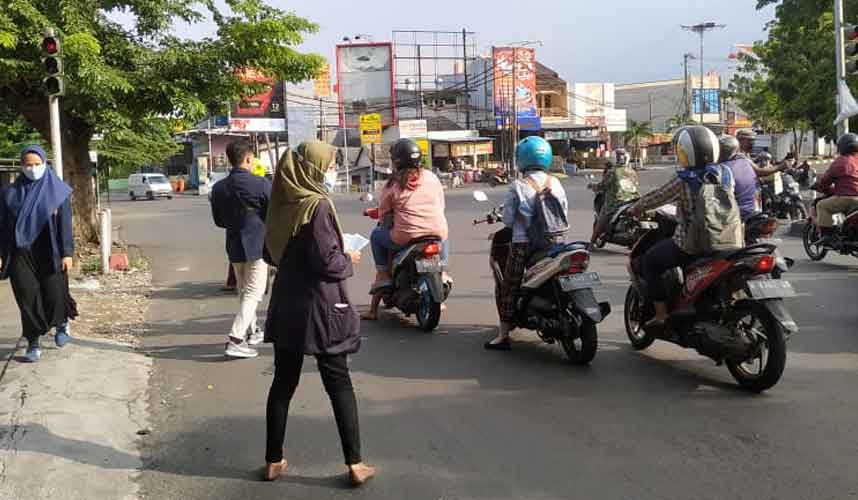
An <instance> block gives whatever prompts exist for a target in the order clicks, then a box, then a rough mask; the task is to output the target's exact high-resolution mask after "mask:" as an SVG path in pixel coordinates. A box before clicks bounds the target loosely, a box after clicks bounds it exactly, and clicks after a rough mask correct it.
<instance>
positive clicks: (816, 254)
mask: <svg viewBox="0 0 858 500" xmlns="http://www.w3.org/2000/svg"><path fill="white" fill-rule="evenodd" d="M820 239H821V238H820V236H819V231H818V230H817V227H816V224H814V223H813V222H811V221H810V220H808V221H807V223H806V224H805V225H804V233H803V234H802V238H801V240H802V243H803V244H804V251H805V253H807V256H808V257H810V260H813V261H819V260H822V259H824V258H825V256H826V255H828V249H827V248H825V247H824V246H823V245H820V244H819V240H820Z"/></svg>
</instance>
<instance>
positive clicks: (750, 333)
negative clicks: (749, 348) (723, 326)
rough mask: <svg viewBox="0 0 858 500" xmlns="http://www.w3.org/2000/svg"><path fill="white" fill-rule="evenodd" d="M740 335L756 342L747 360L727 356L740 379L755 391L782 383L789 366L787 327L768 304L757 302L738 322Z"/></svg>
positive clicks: (737, 326)
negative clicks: (785, 329) (731, 358)
mask: <svg viewBox="0 0 858 500" xmlns="http://www.w3.org/2000/svg"><path fill="white" fill-rule="evenodd" d="M736 328H737V330H738V332H737V333H738V334H739V335H743V336H745V337H746V338H747V339H748V340H750V341H751V342H753V343H754V347H753V355H752V357H751V358H749V359H747V360H744V361H734V360H729V359H728V360H726V364H727V369H728V370H730V374H731V375H733V378H734V379H735V380H736V382H738V383H739V385H741V386H742V387H744V388H745V389H748V390H750V391H753V392H763V391H765V390H767V389H771V388H772V387H774V386H775V384H777V383H778V381H779V380H780V379H781V376H782V375H783V373H784V368H785V367H786V352H787V348H786V337H785V336H784V330H783V327H781V325H780V323H778V321H777V319H775V317H774V316H773V315H772V313H771V312H769V310H768V309H766V307H765V306H763V305H762V304H759V303H757V302H754V303H752V304H751V305H750V307H748V308H747V310H745V311H743V316H742V317H741V319H739V321H738V322H737V324H736Z"/></svg>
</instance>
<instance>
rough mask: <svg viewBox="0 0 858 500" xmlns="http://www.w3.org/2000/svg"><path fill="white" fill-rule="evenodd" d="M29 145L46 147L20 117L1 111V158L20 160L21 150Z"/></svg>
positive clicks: (37, 134) (40, 138) (36, 133)
mask: <svg viewBox="0 0 858 500" xmlns="http://www.w3.org/2000/svg"><path fill="white" fill-rule="evenodd" d="M28 144H39V145H42V146H44V141H43V140H42V137H41V136H40V135H39V133H38V132H36V131H35V130H33V129H32V128H31V127H29V126H28V125H27V124H26V123H25V122H24V120H22V119H21V118H20V117H19V116H15V115H13V114H11V113H2V109H0V158H18V154H19V153H20V152H21V148H23V147H24V146H25V145H28Z"/></svg>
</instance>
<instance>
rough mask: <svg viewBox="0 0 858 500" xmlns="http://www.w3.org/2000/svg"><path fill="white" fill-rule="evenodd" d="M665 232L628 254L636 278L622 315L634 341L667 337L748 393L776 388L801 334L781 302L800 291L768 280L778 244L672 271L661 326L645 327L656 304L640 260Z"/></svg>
mask: <svg viewBox="0 0 858 500" xmlns="http://www.w3.org/2000/svg"><path fill="white" fill-rule="evenodd" d="M663 234H664V233H663V232H662V231H651V232H649V233H647V234H646V235H645V236H644V237H643V238H641V239H640V240H639V241H638V242H637V244H635V247H634V248H633V250H632V254H631V256H630V259H629V273H630V275H631V281H632V282H631V285H630V286H629V289H628V292H627V293H626V300H625V310H624V318H623V319H624V323H625V328H626V334H627V335H628V337H629V341H631V344H632V346H633V347H634V348H635V349H638V350H643V349H646V348H647V347H649V346H650V345H652V343H653V342H655V341H656V340H665V341H668V342H671V343H674V344H677V345H679V346H681V347H685V348H691V349H695V350H696V351H697V352H698V353H700V354H701V355H703V356H706V357H709V358H711V359H712V360H714V361H715V362H716V363H717V364H718V365H721V364H722V363H723V364H726V365H727V369H728V370H729V371H730V374H731V375H732V376H733V378H734V379H735V380H736V382H738V383H739V385H740V386H742V387H744V388H746V389H748V390H751V391H753V392H762V391H765V390H767V389H770V388H772V387H774V385H775V384H777V383H778V381H779V380H780V378H781V376H782V375H783V371H784V368H785V366H786V356H787V354H786V353H787V350H786V341H787V339H788V338H789V336H790V335H792V334H794V333H797V332H798V326H797V325H796V323H795V321H794V320H793V319H792V316H791V315H790V313H789V311H788V310H787V309H786V307H785V305H784V303H783V299H784V298H787V297H793V296H795V291H794V290H793V288H792V285H791V284H790V283H789V282H787V281H784V280H780V279H772V278H771V273H772V271H773V270H774V269H775V255H774V254H775V251H776V249H777V247H776V246H775V245H773V244H769V243H760V244H756V245H751V246H748V247H745V248H742V249H740V250H736V251H730V252H720V253H716V254H714V255H711V256H707V257H704V258H700V259H697V260H696V261H694V262H692V263H691V264H690V265H689V266H687V267H686V268H684V269H682V268H679V267H677V268H674V269H671V270H669V271H667V272H666V273H665V274H664V275H662V276H661V278H660V279H661V280H662V285H663V286H664V287H665V288H666V289H667V291H668V297H669V298H668V301H667V303H668V308H669V310H670V316H669V318H668V320H667V322H666V323H665V325H664V327H663V328H654V329H650V330H648V329H646V328H644V326H645V324H646V322H648V321H649V320H650V319H652V318H653V317H654V315H655V308H654V306H653V303H652V301H651V300H650V299H649V298H648V292H647V290H648V288H649V286H650V284H648V283H646V282H645V281H644V280H643V278H642V277H641V269H642V265H643V264H642V259H641V257H642V256H643V255H644V254H645V253H646V251H647V250H649V249H650V248H652V246H653V245H655V244H656V243H658V242H659V241H661V240H662V239H663V238H664V236H663Z"/></svg>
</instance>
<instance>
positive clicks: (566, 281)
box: [558, 273, 602, 292]
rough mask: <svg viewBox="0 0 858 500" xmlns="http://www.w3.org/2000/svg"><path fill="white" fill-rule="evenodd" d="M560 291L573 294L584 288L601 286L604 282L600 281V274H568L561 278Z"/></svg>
mask: <svg viewBox="0 0 858 500" xmlns="http://www.w3.org/2000/svg"><path fill="white" fill-rule="evenodd" d="M558 279H559V280H560V289H561V290H563V291H564V292H572V291H574V290H581V289H582V288H593V287H597V286H600V285H601V284H602V280H600V279H599V273H580V274H567V275H564V276H560V277H559V278H558Z"/></svg>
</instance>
